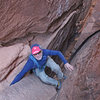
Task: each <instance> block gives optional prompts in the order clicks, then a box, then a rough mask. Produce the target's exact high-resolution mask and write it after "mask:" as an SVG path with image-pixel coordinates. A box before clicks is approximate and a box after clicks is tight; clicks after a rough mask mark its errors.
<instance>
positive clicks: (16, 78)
mask: <svg viewBox="0 0 100 100" xmlns="http://www.w3.org/2000/svg"><path fill="white" fill-rule="evenodd" d="M33 67H34V63H33V61H32V60H31V59H28V61H27V62H26V64H25V66H24V67H23V69H22V70H21V72H20V73H19V74H18V75H17V76H16V77H15V79H14V80H13V81H12V83H11V84H10V86H11V85H13V84H15V83H16V82H18V81H20V80H21V79H22V78H23V76H24V75H25V74H26V73H27V72H28V71H29V70H31V69H32V68H33Z"/></svg>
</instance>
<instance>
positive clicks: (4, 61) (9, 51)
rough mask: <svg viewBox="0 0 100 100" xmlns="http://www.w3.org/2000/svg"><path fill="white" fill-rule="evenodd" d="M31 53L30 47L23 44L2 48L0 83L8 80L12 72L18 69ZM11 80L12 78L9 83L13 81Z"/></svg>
mask: <svg viewBox="0 0 100 100" xmlns="http://www.w3.org/2000/svg"><path fill="white" fill-rule="evenodd" d="M29 53H30V47H29V46H28V45H24V44H21V43H20V44H16V45H13V46H9V47H2V48H0V66H1V67H0V81H3V80H4V79H6V78H7V77H8V75H9V74H10V73H11V71H12V70H13V69H14V68H15V67H18V65H19V64H20V63H21V62H22V61H23V60H24V59H25V58H26V57H27V56H28V55H29ZM24 64H25V63H24ZM20 68H21V67H20ZM11 79H12V77H10V80H9V81H11Z"/></svg>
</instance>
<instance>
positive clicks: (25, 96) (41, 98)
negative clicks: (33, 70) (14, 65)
mask: <svg viewBox="0 0 100 100" xmlns="http://www.w3.org/2000/svg"><path fill="white" fill-rule="evenodd" d="M55 93H56V91H55V89H54V88H53V86H48V85H46V84H44V83H42V82H41V81H40V80H39V79H38V78H37V77H36V76H34V75H29V76H27V77H25V78H24V79H22V80H21V81H20V83H18V84H15V85H13V86H11V87H8V88H6V89H5V90H3V91H2V92H0V100H50V98H51V97H52V96H53V95H54V94H55Z"/></svg>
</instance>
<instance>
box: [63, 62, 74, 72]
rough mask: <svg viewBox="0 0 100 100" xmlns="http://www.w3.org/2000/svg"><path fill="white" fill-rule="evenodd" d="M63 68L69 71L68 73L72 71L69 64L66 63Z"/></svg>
mask: <svg viewBox="0 0 100 100" xmlns="http://www.w3.org/2000/svg"><path fill="white" fill-rule="evenodd" d="M64 67H65V69H69V70H70V71H73V70H74V68H73V66H72V65H70V64H69V63H66V64H65V65H64Z"/></svg>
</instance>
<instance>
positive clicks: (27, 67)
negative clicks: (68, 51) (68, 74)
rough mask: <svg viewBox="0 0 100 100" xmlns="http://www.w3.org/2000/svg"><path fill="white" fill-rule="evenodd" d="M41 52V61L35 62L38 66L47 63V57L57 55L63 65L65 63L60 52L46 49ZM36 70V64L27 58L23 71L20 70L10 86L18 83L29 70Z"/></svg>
mask: <svg viewBox="0 0 100 100" xmlns="http://www.w3.org/2000/svg"><path fill="white" fill-rule="evenodd" d="M42 51H43V57H42V59H41V60H37V62H38V64H39V65H40V66H43V65H45V63H46V61H47V57H48V56H54V55H57V56H59V58H60V59H61V60H62V61H63V63H64V64H66V63H67V60H66V59H65V58H64V56H63V54H62V53H61V52H60V51H56V50H48V49H42ZM34 68H37V66H36V64H35V63H34V62H33V60H32V59H31V58H30V57H29V58H28V61H27V62H26V64H25V66H24V67H23V69H22V70H21V72H20V73H19V74H18V75H17V76H16V77H15V79H14V80H13V81H12V83H11V84H10V85H12V84H15V83H16V82H18V81H20V80H21V79H22V78H23V76H24V75H25V74H26V73H27V72H28V71H29V70H31V69H34Z"/></svg>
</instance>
